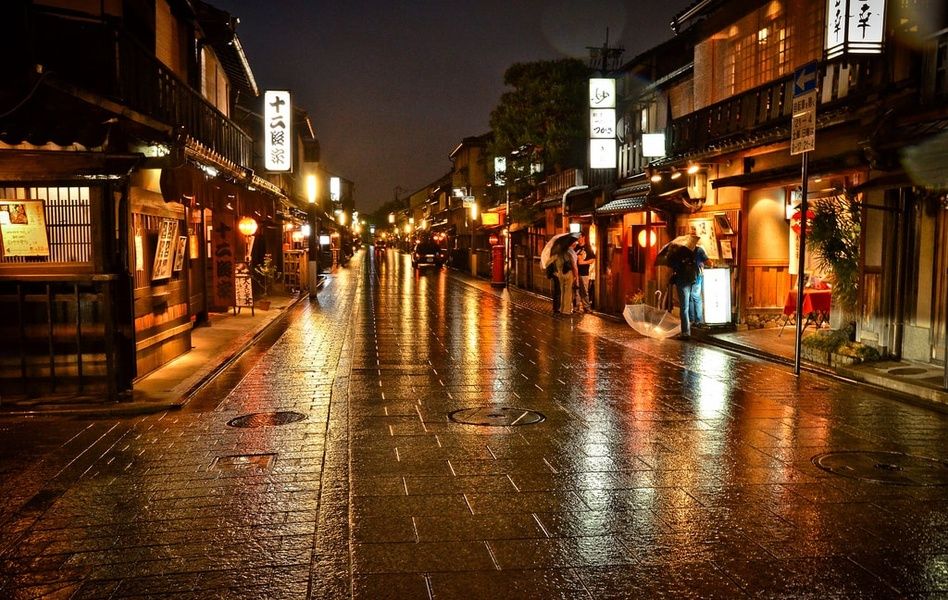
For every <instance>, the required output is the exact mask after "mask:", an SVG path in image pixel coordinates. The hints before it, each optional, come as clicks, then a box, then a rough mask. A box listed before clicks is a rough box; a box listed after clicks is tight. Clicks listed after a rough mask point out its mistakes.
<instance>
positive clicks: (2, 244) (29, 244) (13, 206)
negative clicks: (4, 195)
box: [0, 200, 49, 256]
mask: <svg viewBox="0 0 948 600" xmlns="http://www.w3.org/2000/svg"><path fill="white" fill-rule="evenodd" d="M0 248H2V250H3V253H2V255H3V256H49V239H48V238H47V237H46V212H45V210H44V208H43V201H42V200H0Z"/></svg>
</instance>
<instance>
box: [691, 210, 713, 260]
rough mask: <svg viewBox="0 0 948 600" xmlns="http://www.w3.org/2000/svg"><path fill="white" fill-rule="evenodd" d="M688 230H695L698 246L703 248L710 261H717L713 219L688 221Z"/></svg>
mask: <svg viewBox="0 0 948 600" xmlns="http://www.w3.org/2000/svg"><path fill="white" fill-rule="evenodd" d="M688 228H689V229H692V228H693V229H694V230H695V235H697V236H698V237H699V238H701V239H700V241H699V242H698V245H699V246H701V247H702V248H704V251H705V252H706V253H707V254H708V258H710V259H711V260H717V259H718V256H719V255H718V238H717V236H716V235H715V234H714V219H689V220H688Z"/></svg>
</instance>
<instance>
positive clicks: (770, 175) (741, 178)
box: [711, 152, 865, 189]
mask: <svg viewBox="0 0 948 600" xmlns="http://www.w3.org/2000/svg"><path fill="white" fill-rule="evenodd" d="M863 166H865V162H864V161H863V159H862V156H861V155H860V154H859V153H855V152H850V153H847V154H844V155H842V156H836V157H832V158H824V159H821V160H811V161H809V164H808V165H807V173H808V174H809V176H810V177H816V176H818V175H830V174H833V173H837V172H839V171H848V170H852V169H855V168H859V167H863ZM801 176H802V173H801V171H800V164H799V163H796V164H792V165H787V166H785V167H778V168H776V169H765V170H763V171H757V172H756V173H746V174H744V175H734V176H732V177H720V178H718V179H715V180H713V181H711V187H712V188H713V189H719V188H723V187H754V186H756V185H760V184H764V183H766V184H773V185H777V184H781V183H788V184H789V183H793V182H799V181H800V177H801Z"/></svg>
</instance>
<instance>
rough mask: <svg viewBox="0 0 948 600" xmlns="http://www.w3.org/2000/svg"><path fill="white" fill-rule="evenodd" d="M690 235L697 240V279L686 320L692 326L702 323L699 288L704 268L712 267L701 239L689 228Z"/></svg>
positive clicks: (693, 286)
mask: <svg viewBox="0 0 948 600" xmlns="http://www.w3.org/2000/svg"><path fill="white" fill-rule="evenodd" d="M691 235H693V236H695V237H697V238H698V239H697V240H696V241H695V249H694V252H695V264H696V265H697V266H698V278H697V279H695V283H694V284H693V285H692V286H691V302H690V303H689V309H690V310H691V312H690V313H689V314H688V320H689V322H690V324H692V325H701V324H702V323H703V322H704V310H703V308H704V307H703V305H702V302H701V286H702V282H703V280H704V268H705V267H706V266H708V267H710V266H712V265H711V259H710V258H708V253H707V252H705V251H704V248H703V247H702V246H701V237H700V236H698V233H697V231H695V228H694V227H692V228H691Z"/></svg>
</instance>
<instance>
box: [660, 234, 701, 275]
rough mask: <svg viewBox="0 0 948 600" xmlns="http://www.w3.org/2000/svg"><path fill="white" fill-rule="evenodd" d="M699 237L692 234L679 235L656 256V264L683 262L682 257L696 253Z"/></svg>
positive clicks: (668, 264) (666, 264)
mask: <svg viewBox="0 0 948 600" xmlns="http://www.w3.org/2000/svg"><path fill="white" fill-rule="evenodd" d="M699 239H700V238H699V237H698V236H696V235H692V234H685V235H679V236H678V237H676V238H675V239H673V240H672V241H670V242H668V243H667V244H665V245H664V246H662V249H661V250H659V251H658V254H657V255H656V256H655V264H656V265H665V266H666V267H668V266H671V265H673V264H675V263H677V262H681V259H682V258H685V257H688V256H692V255H694V252H695V248H697V247H698V240H699Z"/></svg>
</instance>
